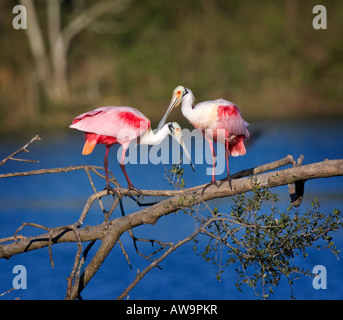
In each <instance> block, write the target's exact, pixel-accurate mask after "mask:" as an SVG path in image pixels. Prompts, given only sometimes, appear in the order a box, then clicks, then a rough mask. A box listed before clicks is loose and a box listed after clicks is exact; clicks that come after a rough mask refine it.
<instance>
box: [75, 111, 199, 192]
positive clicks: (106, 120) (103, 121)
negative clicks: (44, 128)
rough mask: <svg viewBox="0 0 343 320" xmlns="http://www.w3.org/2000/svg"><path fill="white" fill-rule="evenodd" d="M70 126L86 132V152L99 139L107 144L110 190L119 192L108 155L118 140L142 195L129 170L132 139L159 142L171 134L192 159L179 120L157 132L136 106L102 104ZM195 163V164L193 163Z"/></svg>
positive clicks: (151, 143) (101, 142)
mask: <svg viewBox="0 0 343 320" xmlns="http://www.w3.org/2000/svg"><path fill="white" fill-rule="evenodd" d="M69 128H74V129H78V130H80V131H84V132H85V144H84V147H83V150H82V154H83V155H87V154H90V153H91V152H92V151H93V149H94V147H95V146H96V145H97V144H98V143H100V144H104V145H105V146H106V154H105V158H104V166H105V174H106V187H105V189H107V192H108V193H109V190H112V191H113V192H114V193H116V192H115V190H114V189H113V188H112V187H110V183H109V178H108V159H107V156H108V151H109V149H110V147H111V146H112V145H114V144H116V143H119V144H121V145H122V146H123V151H122V155H121V159H120V167H121V169H122V171H123V173H124V176H125V178H126V180H127V183H128V188H129V191H130V190H135V191H137V192H138V193H140V194H141V195H142V192H141V191H140V190H139V189H137V188H135V187H134V186H133V184H132V183H131V181H130V179H129V176H128V175H127V172H126V170H125V164H124V160H125V153H126V150H127V148H128V147H129V144H130V143H131V142H132V141H134V140H136V139H137V141H138V142H139V143H141V144H148V145H157V144H159V143H161V142H162V140H163V139H164V138H165V137H166V136H167V135H168V134H170V135H172V137H174V138H175V139H176V141H177V142H178V143H179V144H180V145H181V146H182V147H183V150H184V152H185V154H186V156H187V157H188V158H189V161H190V163H191V160H190V156H189V154H188V151H187V149H186V148H185V146H184V144H183V137H182V132H181V127H180V125H179V124H178V123H176V122H170V123H167V124H165V125H164V126H163V127H162V128H160V130H158V131H157V132H156V133H154V132H153V131H152V130H151V128H150V120H149V119H148V118H147V117H146V116H145V115H144V114H142V113H141V112H140V111H138V110H137V109H135V108H132V107H100V108H97V109H95V110H92V111H89V112H86V113H83V114H80V115H79V116H77V117H76V118H75V119H74V120H73V122H72V124H71V125H70V126H69ZM191 166H192V168H193V165H192V163H191ZM193 170H194V168H193Z"/></svg>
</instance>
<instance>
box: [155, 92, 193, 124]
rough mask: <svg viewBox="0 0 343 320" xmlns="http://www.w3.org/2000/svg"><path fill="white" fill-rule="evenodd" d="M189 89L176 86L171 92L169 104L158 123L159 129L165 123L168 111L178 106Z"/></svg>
mask: <svg viewBox="0 0 343 320" xmlns="http://www.w3.org/2000/svg"><path fill="white" fill-rule="evenodd" d="M190 92H191V91H190V90H189V89H187V88H185V87H183V86H177V87H176V88H175V89H174V91H173V94H172V98H171V100H170V104H169V107H168V109H167V111H166V113H165V115H164V116H163V118H162V120H161V121H160V123H159V124H158V128H159V129H161V128H162V127H163V125H164V124H165V122H166V120H167V117H168V115H169V113H170V112H171V111H172V110H173V109H174V108H176V107H178V106H179V105H180V104H181V102H182V100H183V99H184V98H185V96H186V95H187V94H188V93H190Z"/></svg>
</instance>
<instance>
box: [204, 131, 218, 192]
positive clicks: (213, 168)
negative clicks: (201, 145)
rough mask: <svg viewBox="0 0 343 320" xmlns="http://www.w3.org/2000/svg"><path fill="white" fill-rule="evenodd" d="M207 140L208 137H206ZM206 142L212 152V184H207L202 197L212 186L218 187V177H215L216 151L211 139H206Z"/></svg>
mask: <svg viewBox="0 0 343 320" xmlns="http://www.w3.org/2000/svg"><path fill="white" fill-rule="evenodd" d="M205 138H206V137H205ZM206 140H207V141H208V144H209V145H210V149H211V152H212V179H211V182H210V183H209V184H207V185H206V186H205V187H204V188H203V190H202V195H203V194H204V192H205V190H206V189H207V188H208V187H210V186H211V185H215V186H217V187H218V184H217V181H216V177H215V166H216V159H217V157H216V152H215V151H214V147H213V142H212V140H211V139H208V138H206Z"/></svg>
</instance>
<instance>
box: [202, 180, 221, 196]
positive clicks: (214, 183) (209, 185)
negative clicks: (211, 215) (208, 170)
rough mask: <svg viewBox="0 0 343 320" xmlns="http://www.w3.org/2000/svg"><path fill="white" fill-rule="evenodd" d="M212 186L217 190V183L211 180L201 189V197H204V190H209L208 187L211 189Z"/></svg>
mask: <svg viewBox="0 0 343 320" xmlns="http://www.w3.org/2000/svg"><path fill="white" fill-rule="evenodd" d="M213 185H215V186H216V187H217V188H219V185H218V183H217V181H216V180H213V179H212V180H211V182H210V183H208V184H207V185H206V186H205V187H204V188H203V189H202V192H201V196H203V195H204V192H205V190H206V189H207V188H209V187H211V186H213Z"/></svg>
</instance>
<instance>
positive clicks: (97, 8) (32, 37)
mask: <svg viewBox="0 0 343 320" xmlns="http://www.w3.org/2000/svg"><path fill="white" fill-rule="evenodd" d="M130 1H131V0H116V1H101V2H97V3H95V4H92V5H91V6H90V7H89V8H85V9H84V10H83V11H81V12H80V13H78V15H77V16H76V17H74V19H72V20H71V21H70V22H69V23H68V24H67V25H66V26H65V27H64V28H62V26H61V4H62V2H61V1H60V0H49V1H47V2H46V6H47V24H48V30H47V31H48V32H47V37H48V39H47V43H48V44H49V50H48V49H47V48H46V45H45V43H44V37H43V32H42V27H41V26H40V25H39V21H38V18H37V14H36V8H35V6H34V3H33V1H32V0H20V4H21V5H23V6H25V7H26V9H27V14H28V27H27V29H26V34H27V37H28V42H29V47H30V51H31V53H32V56H33V60H34V65H35V73H36V74H37V78H38V82H39V84H40V88H41V89H42V90H43V92H44V94H45V96H46V98H47V99H48V101H49V102H50V103H67V102H68V101H69V100H70V97H71V94H70V86H69V81H68V49H69V46H70V43H71V41H72V40H73V39H74V37H75V36H76V35H77V34H79V33H80V32H81V31H82V30H84V29H85V28H86V27H88V26H89V25H90V24H91V23H92V22H93V21H95V20H96V19H98V18H99V17H100V16H102V15H104V14H106V13H111V14H119V13H121V12H123V11H124V10H125V9H126V8H127V7H128V5H129V4H130Z"/></svg>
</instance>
